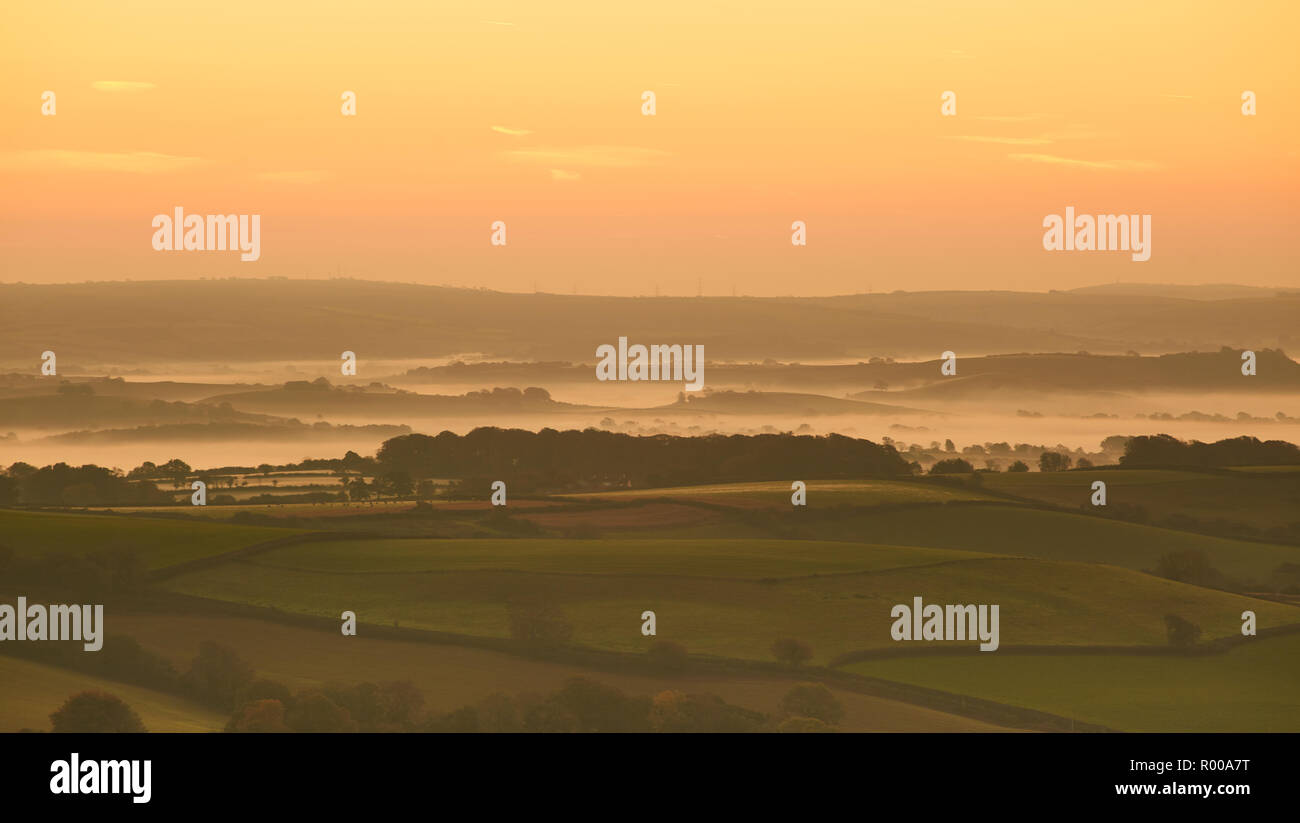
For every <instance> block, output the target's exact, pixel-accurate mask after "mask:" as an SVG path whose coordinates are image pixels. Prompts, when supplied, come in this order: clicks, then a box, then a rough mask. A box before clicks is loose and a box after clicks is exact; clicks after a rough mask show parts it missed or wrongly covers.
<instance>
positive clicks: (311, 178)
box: [257, 170, 333, 183]
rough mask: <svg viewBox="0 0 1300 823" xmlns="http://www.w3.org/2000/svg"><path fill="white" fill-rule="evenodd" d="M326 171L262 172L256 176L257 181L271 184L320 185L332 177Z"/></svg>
mask: <svg viewBox="0 0 1300 823" xmlns="http://www.w3.org/2000/svg"><path fill="white" fill-rule="evenodd" d="M332 176H333V175H331V174H330V173H329V172H327V171H317V170H306V171H264V172H261V173H259V174H258V175H257V179H258V180H267V181H270V182H272V183H320V182H321V181H323V180H328V179H330V177H332Z"/></svg>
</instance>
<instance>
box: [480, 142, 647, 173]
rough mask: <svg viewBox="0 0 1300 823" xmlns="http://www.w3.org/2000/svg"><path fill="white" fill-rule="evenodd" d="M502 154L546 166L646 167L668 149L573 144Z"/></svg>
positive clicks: (518, 160)
mask: <svg viewBox="0 0 1300 823" xmlns="http://www.w3.org/2000/svg"><path fill="white" fill-rule="evenodd" d="M505 156H506V157H507V158H509V159H510V160H513V161H515V162H517V163H541V164H545V165H546V166H549V167H552V168H554V167H557V166H591V167H603V168H631V167H633V166H647V165H649V164H651V163H653V162H655V161H656V160H661V159H663V158H665V157H669V156H670V154H669V152H666V151H661V150H659V149H647V148H641V147H639V146H575V147H574V148H569V149H542V148H538V149H514V150H512V151H507V152H505Z"/></svg>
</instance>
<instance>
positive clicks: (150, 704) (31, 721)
mask: <svg viewBox="0 0 1300 823" xmlns="http://www.w3.org/2000/svg"><path fill="white" fill-rule="evenodd" d="M0 683H3V684H4V697H3V699H0V732H16V731H18V730H19V729H36V730H39V731H49V730H50V713H51V712H53V711H55V710H56V709H58V708H59V706H61V705H63V701H65V700H67V699H68V698H69V697H71V696H72V695H74V694H77V693H78V692H83V691H87V690H92V689H93V690H97V691H104V692H108V693H109V694H115V695H117V696H118V697H120V698H121V699H122V700H123V701H125V702H126V704H127V705H128V706H130V707H131V708H132V709H134V710H135V713H136V714H138V715H140V720H141V721H142V722H143V723H144V727H145V728H146V729H148V730H149V731H151V732H212V731H220V730H221V729H222V728H224V727H225V725H226V721H227V720H228V719H229V718H227V717H225V716H223V715H221V714H220V713H218V712H214V711H211V710H209V709H207V708H204V707H203V706H200V705H198V704H197V703H193V702H191V701H189V700H185V699H184V698H181V697H176V696H175V695H170V694H166V693H165V692H157V691H154V690H152V689H146V688H143V687H141V686H131V685H128V684H125V683H118V682H115V681H112V680H103V679H101V678H97V677H92V676H91V675H88V674H82V673H80V672H74V671H70V670H68V669H60V668H55V667H53V666H46V665H43V664H41V663H32V662H30V661H27V660H19V659H18V658H16V657H10V656H8V655H0Z"/></svg>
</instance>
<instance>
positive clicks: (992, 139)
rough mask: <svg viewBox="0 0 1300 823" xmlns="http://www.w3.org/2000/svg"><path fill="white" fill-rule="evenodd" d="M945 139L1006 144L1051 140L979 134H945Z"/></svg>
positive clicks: (1017, 144)
mask: <svg viewBox="0 0 1300 823" xmlns="http://www.w3.org/2000/svg"><path fill="white" fill-rule="evenodd" d="M944 139H945V140H965V141H967V142H970V143H1003V144H1005V145H1008V146H1043V145H1046V144H1048V143H1051V142H1052V141H1051V140H1049V139H1048V138H1046V137H989V136H985V135H979V134H958V135H951V136H948V135H945V136H944Z"/></svg>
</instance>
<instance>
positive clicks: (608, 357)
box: [596, 337, 704, 391]
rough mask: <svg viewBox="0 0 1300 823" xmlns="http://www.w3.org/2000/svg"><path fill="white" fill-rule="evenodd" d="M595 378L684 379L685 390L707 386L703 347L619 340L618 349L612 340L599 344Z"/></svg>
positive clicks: (601, 379) (696, 389) (622, 338)
mask: <svg viewBox="0 0 1300 823" xmlns="http://www.w3.org/2000/svg"><path fill="white" fill-rule="evenodd" d="M596 356H597V357H599V358H600V362H599V363H597V364H596V379H597V380H600V381H602V382H604V381H606V380H632V381H636V380H683V381H685V382H686V385H685V386H684V387H683V388H685V389H686V391H699V390H700V389H702V388H704V346H700V345H695V346H643V345H641V344H640V343H637V344H636V345H634V346H628V344H627V338H626V337H620V338H619V339H618V349H615V348H614V347H613V346H611V345H610V344H609V343H605V344H603V345H601V346H597V347H596Z"/></svg>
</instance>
